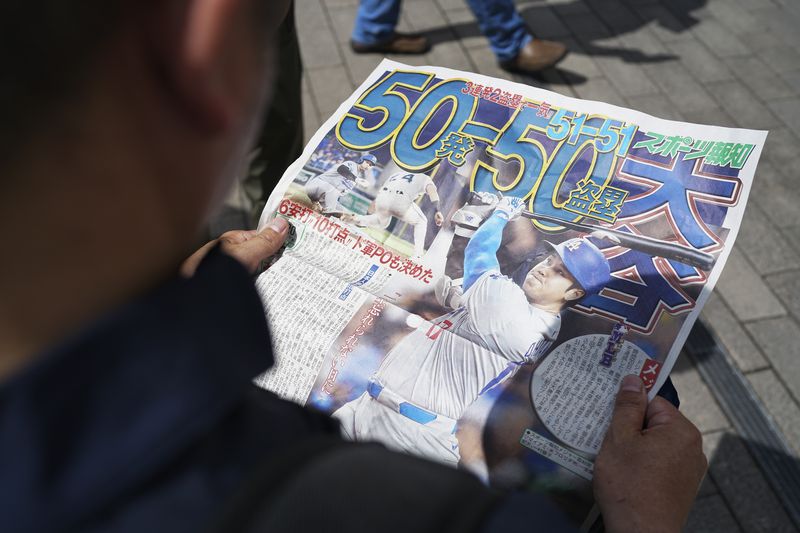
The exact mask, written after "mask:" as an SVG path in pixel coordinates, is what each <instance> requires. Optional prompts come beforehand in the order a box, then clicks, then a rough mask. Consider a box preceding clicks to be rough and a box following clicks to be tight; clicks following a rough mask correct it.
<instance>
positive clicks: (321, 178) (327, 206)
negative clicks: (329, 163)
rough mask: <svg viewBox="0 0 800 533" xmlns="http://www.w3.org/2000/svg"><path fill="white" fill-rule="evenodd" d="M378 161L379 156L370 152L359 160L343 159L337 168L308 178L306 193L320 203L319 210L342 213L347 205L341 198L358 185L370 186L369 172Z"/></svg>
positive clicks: (328, 212) (362, 186)
mask: <svg viewBox="0 0 800 533" xmlns="http://www.w3.org/2000/svg"><path fill="white" fill-rule="evenodd" d="M377 163H378V160H377V158H376V157H375V156H374V155H372V154H370V153H365V154H363V155H362V156H361V157H360V158H359V159H358V160H357V161H343V162H342V163H341V164H339V165H338V166H336V168H332V169H330V170H327V171H325V172H323V173H322V174H319V175H318V176H315V177H313V178H311V179H310V180H308V182H307V183H306V185H305V193H306V194H307V195H308V198H309V199H310V200H311V201H312V202H314V203H315V204H318V205H319V207H318V210H319V211H320V212H321V213H323V214H332V213H342V212H344V211H345V207H344V206H343V205H342V204H340V203H339V198H341V197H342V195H344V194H347V193H348V192H350V191H351V190H352V189H353V188H354V187H356V186H358V187H361V188H365V187H367V186H369V185H370V179H369V178H368V177H367V175H368V174H367V173H368V172H370V169H371V168H372V167H373V166H375V165H376V164H377Z"/></svg>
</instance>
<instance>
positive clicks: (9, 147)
mask: <svg viewBox="0 0 800 533" xmlns="http://www.w3.org/2000/svg"><path fill="white" fill-rule="evenodd" d="M124 4H125V1H124V0H82V1H80V2H70V1H67V0H39V1H31V0H3V1H2V2H0V54H2V68H0V117H2V120H0V165H2V166H5V164H7V163H8V162H9V160H10V158H12V157H13V156H14V155H18V154H20V148H21V147H22V146H24V144H25V142H26V141H27V140H28V139H29V138H30V136H31V135H33V132H34V131H35V130H36V129H37V128H47V127H48V125H49V124H50V123H52V122H55V121H56V119H57V117H58V116H60V115H61V114H62V113H63V111H64V107H65V105H66V102H68V101H69V98H70V97H71V96H73V95H74V94H75V92H76V91H78V90H79V86H80V82H81V80H83V79H84V77H85V74H86V71H87V69H89V68H90V65H91V63H92V60H93V59H94V58H95V57H96V56H97V54H98V52H99V51H100V50H102V49H103V45H104V43H105V41H106V40H107V39H109V38H110V37H111V36H112V35H113V34H114V31H115V29H116V27H117V25H118V23H119V20H120V18H121V16H122V11H123V7H124Z"/></svg>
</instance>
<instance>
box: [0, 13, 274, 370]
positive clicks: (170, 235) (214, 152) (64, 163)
mask: <svg viewBox="0 0 800 533" xmlns="http://www.w3.org/2000/svg"><path fill="white" fill-rule="evenodd" d="M287 5H288V1H275V0H270V1H265V0H39V1H35V0H0V53H2V54H3V59H2V64H0V173H2V176H3V177H2V179H0V227H3V229H4V232H5V234H6V239H5V248H6V249H7V250H9V251H10V252H9V253H8V258H7V260H6V261H4V262H3V263H2V264H0V293H2V294H3V298H2V300H0V353H4V354H6V357H5V358H4V359H2V360H0V379H2V376H3V374H4V373H5V372H6V370H9V371H10V369H11V368H12V367H15V366H17V365H18V364H19V362H20V360H21V359H24V358H26V357H27V356H29V355H30V354H31V353H33V352H37V351H40V350H42V349H43V348H44V347H46V346H48V345H50V344H52V343H53V342H56V341H58V340H59V339H61V338H63V337H64V336H66V335H68V334H69V333H70V332H72V331H74V330H75V328H78V327H81V326H82V325H85V324H86V323H87V322H90V321H91V320H94V319H96V318H97V317H98V316H99V315H100V314H102V313H103V312H105V311H108V310H110V309H112V308H113V307H114V306H117V305H119V304H121V303H124V302H125V301H126V300H127V299H129V298H131V297H133V296H135V295H137V294H140V293H141V292H142V291H143V290H147V289H148V288H149V287H152V286H153V285H154V284H156V283H158V281H159V280H161V279H163V278H164V277H165V276H168V275H170V274H171V273H173V272H175V271H177V267H178V265H179V264H180V261H181V258H183V257H186V255H188V253H189V252H190V251H191V249H192V247H193V246H194V245H195V244H196V242H197V240H196V239H197V237H198V232H199V231H200V230H201V228H202V227H203V222H204V217H207V216H208V215H209V214H210V212H211V210H212V209H213V208H214V206H215V204H216V203H219V202H220V201H221V200H222V199H223V198H224V196H225V194H226V189H227V186H228V185H229V184H230V183H231V182H232V180H233V178H234V177H235V173H236V171H237V169H238V168H239V165H240V164H241V163H242V162H243V161H245V160H246V154H247V152H248V148H249V143H250V141H251V140H252V138H253V137H254V133H255V129H256V128H257V126H258V122H259V117H260V109H261V106H262V105H263V104H264V101H265V97H266V95H267V93H268V82H269V79H270V76H269V73H270V70H271V68H270V66H269V65H270V61H269V59H268V58H269V57H270V56H271V54H269V53H268V47H269V42H270V41H271V40H272V38H273V36H274V31H273V30H274V29H276V28H277V26H278V24H279V23H280V21H281V20H282V19H283V18H284V16H285V14H286V8H287ZM15 361H16V362H15Z"/></svg>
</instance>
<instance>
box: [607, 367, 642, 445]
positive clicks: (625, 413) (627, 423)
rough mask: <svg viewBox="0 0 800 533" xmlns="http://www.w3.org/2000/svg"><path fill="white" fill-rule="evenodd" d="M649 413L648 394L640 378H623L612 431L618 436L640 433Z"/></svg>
mask: <svg viewBox="0 0 800 533" xmlns="http://www.w3.org/2000/svg"><path fill="white" fill-rule="evenodd" d="M646 411H647V394H645V392H644V384H643V383H642V380H641V379H640V378H639V376H636V375H633V374H631V375H628V376H625V377H624V378H622V385H621V386H620V388H619V392H618V393H617V399H616V401H615V402H614V416H613V417H612V418H611V430H612V431H613V432H614V434H616V435H624V434H632V433H638V432H640V431H641V430H642V428H643V427H644V415H645V412H646Z"/></svg>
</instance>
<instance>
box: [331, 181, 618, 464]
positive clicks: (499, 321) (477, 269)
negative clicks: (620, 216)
mask: <svg viewBox="0 0 800 533" xmlns="http://www.w3.org/2000/svg"><path fill="white" fill-rule="evenodd" d="M524 206H525V205H524V202H523V201H522V200H520V199H518V198H513V197H505V198H502V199H500V200H499V201H498V202H496V203H495V204H494V205H493V210H492V212H491V214H490V215H489V216H488V218H486V220H485V222H483V223H482V224H481V225H480V227H478V228H477V230H476V231H475V232H474V234H472V235H471V238H470V240H469V244H468V245H467V246H466V249H465V253H464V265H463V266H464V268H463V274H464V275H463V284H462V288H463V294H461V295H460V301H459V303H458V306H457V308H455V309H454V310H453V311H452V312H450V313H447V314H445V315H443V316H441V317H439V318H438V319H436V320H435V321H433V322H424V323H423V324H422V325H421V326H419V327H418V328H417V329H416V330H414V331H412V332H411V333H409V334H408V335H406V336H405V337H403V338H402V339H401V340H400V341H399V342H398V343H397V344H396V345H395V346H394V347H393V348H392V349H391V350H390V351H389V353H388V354H387V355H386V357H385V358H384V360H383V361H382V363H381V365H380V367H379V368H378V370H377V371H376V372H375V373H374V374H373V375H372V377H371V378H370V380H369V382H368V385H367V390H366V391H365V392H364V393H363V394H361V396H359V397H358V398H356V399H354V400H352V401H350V402H348V403H346V404H344V405H343V406H342V407H340V408H339V409H338V410H336V411H335V412H334V413H333V416H334V417H336V418H337V419H338V420H339V421H340V422H341V424H342V431H343V434H344V435H345V436H346V437H347V438H349V439H351V440H356V441H360V440H377V441H379V442H382V443H384V444H385V445H387V446H388V447H390V448H392V449H395V450H400V451H404V452H407V453H411V454H417V455H422V456H425V457H428V458H431V459H435V460H438V461H440V462H442V463H445V464H450V465H452V466H456V465H457V464H458V462H459V459H460V453H459V443H458V440H457V438H456V434H455V430H456V424H457V421H458V420H459V418H461V417H462V415H463V414H464V412H465V411H466V409H467V408H468V407H469V406H470V405H471V404H472V403H473V402H474V401H475V400H476V399H477V398H478V397H479V396H480V395H481V394H482V393H483V392H485V391H487V390H489V389H491V388H492V387H494V386H495V385H497V384H498V383H500V382H501V381H503V380H505V379H506V378H508V377H509V376H511V375H513V374H514V372H515V371H516V369H519V368H520V365H524V364H531V363H536V362H538V361H539V360H540V359H541V358H542V357H543V356H544V355H545V354H546V353H547V351H548V349H549V347H550V346H551V344H552V343H553V342H554V341H555V340H556V338H557V336H558V333H559V330H560V328H561V312H562V311H563V310H564V309H565V308H567V307H569V306H571V305H573V304H575V303H577V302H578V301H580V300H581V299H582V298H583V297H585V296H587V295H590V294H596V293H598V292H599V291H600V290H601V289H602V288H603V287H604V286H605V284H606V283H607V282H608V280H609V277H610V268H609V265H608V262H607V260H606V258H605V256H604V255H603V253H602V252H601V251H600V250H599V249H598V248H597V247H596V246H595V245H594V244H592V243H591V242H590V241H588V240H586V239H582V238H573V239H569V240H566V241H565V242H562V243H560V244H551V243H546V246H547V249H548V253H547V254H546V256H545V257H544V258H543V259H542V260H541V261H539V262H538V263H536V264H535V265H534V266H533V267H532V268H528V270H527V271H526V272H520V273H519V275H517V274H515V275H514V276H513V277H514V278H515V279H516V280H517V281H516V282H515V281H514V280H513V279H511V278H510V277H507V276H504V275H503V274H501V272H500V264H499V262H498V259H497V253H498V250H499V248H500V244H501V241H502V236H503V230H504V229H505V227H506V226H507V224H508V223H509V221H511V220H513V219H515V218H516V217H518V216H519V215H520V213H521V212H522V211H523V209H524ZM523 264H525V263H523Z"/></svg>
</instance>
